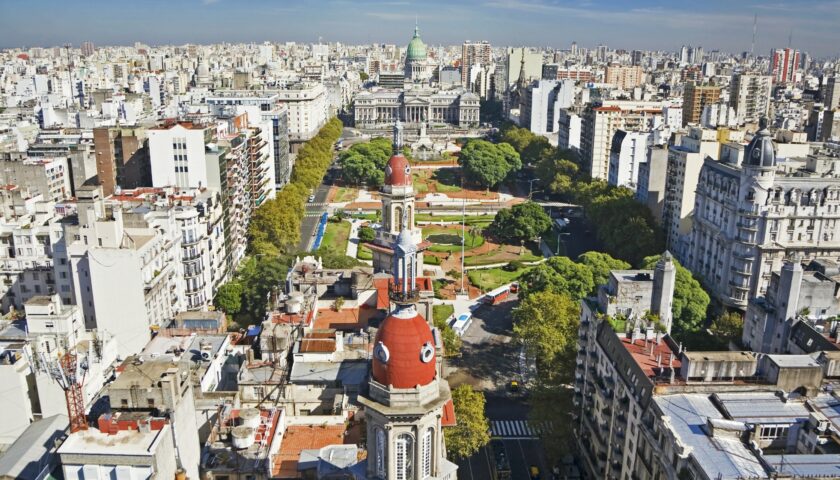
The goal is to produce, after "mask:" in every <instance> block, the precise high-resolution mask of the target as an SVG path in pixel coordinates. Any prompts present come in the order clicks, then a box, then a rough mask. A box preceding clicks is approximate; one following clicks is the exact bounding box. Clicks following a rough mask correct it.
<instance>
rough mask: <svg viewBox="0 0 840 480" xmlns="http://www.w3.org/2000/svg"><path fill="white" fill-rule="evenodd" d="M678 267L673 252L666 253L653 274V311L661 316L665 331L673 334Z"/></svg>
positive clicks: (657, 263)
mask: <svg viewBox="0 0 840 480" xmlns="http://www.w3.org/2000/svg"><path fill="white" fill-rule="evenodd" d="M676 278H677V267H676V266H675V265H674V260H673V258H672V257H671V252H668V251H666V252H665V253H663V254H662V258H660V259H659V261H658V262H656V268H655V269H654V272H653V296H652V298H651V310H652V311H653V313H655V314H657V315H659V320H660V321H661V322H662V324H663V325H664V326H665V331H666V332H668V333H671V324H672V322H673V312H672V306H673V303H674V285H675V284H676Z"/></svg>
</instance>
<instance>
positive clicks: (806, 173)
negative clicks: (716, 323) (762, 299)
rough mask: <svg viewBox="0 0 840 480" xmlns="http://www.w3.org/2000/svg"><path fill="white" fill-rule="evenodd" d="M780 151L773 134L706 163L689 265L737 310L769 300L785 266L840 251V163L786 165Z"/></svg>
mask: <svg viewBox="0 0 840 480" xmlns="http://www.w3.org/2000/svg"><path fill="white" fill-rule="evenodd" d="M793 146H795V145H793ZM788 148H791V146H788ZM776 150H781V148H780V145H779V144H774V142H773V141H772V139H771V136H770V133H769V131H767V130H766V128H764V129H762V130H760V131H759V132H757V133H756V134H755V136H754V137H753V139H752V141H751V142H750V143H749V145H747V147H746V148H744V147H743V145H741V144H739V143H728V144H725V145H723V147H722V149H721V157H720V161H714V160H710V159H707V160H705V161H704V163H703V166H702V171H701V173H700V180H699V181H698V183H697V188H696V206H695V209H694V217H693V221H692V222H691V232H690V234H689V236H688V237H687V238H688V250H687V252H686V255H685V258H684V263H683V264H684V265H686V266H687V267H688V268H689V269H690V270H691V271H692V272H694V273H695V274H696V275H698V276H699V277H700V278H701V279H703V281H704V283H705V284H706V286H707V287H708V288H709V290H710V292H711V293H712V294H713V295H715V296H716V297H717V298H718V299H719V300H720V301H721V302H723V303H724V304H726V305H728V306H731V307H735V308H739V309H745V308H746V307H747V304H748V301H749V299H750V298H755V297H759V296H763V295H764V294H765V293H766V292H767V287H768V285H769V283H770V278H771V275H772V272H775V271H779V270H780V269H781V268H782V265H783V262H784V260H785V258H787V257H789V256H791V255H798V256H800V258H801V259H802V261H804V262H807V261H810V260H814V259H831V258H832V257H836V255H837V252H838V250H840V231H838V228H840V222H838V220H840V218H838V217H839V216H840V211H839V210H838V205H840V177H838V174H837V173H836V172H837V167H836V165H837V162H838V160H837V158H836V157H834V156H829V155H827V154H825V153H819V152H817V153H814V154H809V155H807V156H802V157H796V158H786V159H784V160H781V159H780V158H777V152H776ZM806 150H807V148H806Z"/></svg>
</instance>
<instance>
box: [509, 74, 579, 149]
mask: <svg viewBox="0 0 840 480" xmlns="http://www.w3.org/2000/svg"><path fill="white" fill-rule="evenodd" d="M574 96H575V84H574V82H573V81H571V80H565V81H562V82H560V81H557V80H537V81H535V82H533V83H532V84H530V85H529V86H528V88H527V89H526V90H525V92H523V93H522V102H521V107H520V108H521V111H520V113H519V124H520V126H522V127H523V128H527V129H528V130H530V131H532V132H534V133H536V134H537V135H547V134H550V133H554V132H557V131H558V130H559V121H560V110H561V109H564V108H569V107H571V106H572V102H573V101H574Z"/></svg>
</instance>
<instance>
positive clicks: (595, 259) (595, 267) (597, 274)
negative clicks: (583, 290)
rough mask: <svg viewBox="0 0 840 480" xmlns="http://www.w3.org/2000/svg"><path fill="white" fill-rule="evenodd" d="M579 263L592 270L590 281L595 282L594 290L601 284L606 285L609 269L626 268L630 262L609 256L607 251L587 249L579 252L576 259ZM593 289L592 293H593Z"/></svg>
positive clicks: (608, 278)
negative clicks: (584, 251)
mask: <svg viewBox="0 0 840 480" xmlns="http://www.w3.org/2000/svg"><path fill="white" fill-rule="evenodd" d="M577 261H578V263H580V264H581V265H586V266H587V267H589V270H590V271H591V272H592V281H593V282H594V284H595V290H597V289H598V287H599V286H601V285H606V284H607V282H609V280H610V271H611V270H627V269H628V268H630V264H629V263H627V262H625V261H624V260H618V259H616V258H613V257H611V256H610V255H609V254H608V253H604V252H596V251H589V252H586V253H582V254H580V256H578V259H577ZM595 290H593V292H592V293H595Z"/></svg>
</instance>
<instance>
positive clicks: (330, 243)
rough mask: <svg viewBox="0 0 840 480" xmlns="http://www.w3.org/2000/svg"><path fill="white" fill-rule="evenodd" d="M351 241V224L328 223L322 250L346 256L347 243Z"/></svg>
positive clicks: (343, 222)
mask: <svg viewBox="0 0 840 480" xmlns="http://www.w3.org/2000/svg"><path fill="white" fill-rule="evenodd" d="M349 239H350V223H349V222H345V221H341V222H327V229H326V231H325V232H324V239H323V240H321V248H324V249H327V250H330V251H332V252H335V253H337V254H340V255H345V254H346V253H347V241H348V240H349Z"/></svg>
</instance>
